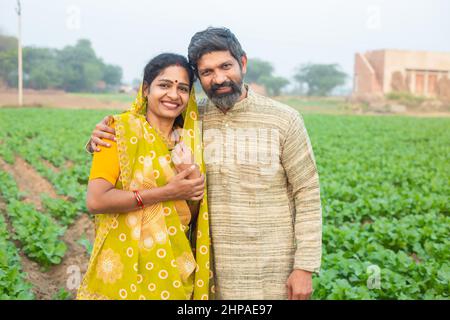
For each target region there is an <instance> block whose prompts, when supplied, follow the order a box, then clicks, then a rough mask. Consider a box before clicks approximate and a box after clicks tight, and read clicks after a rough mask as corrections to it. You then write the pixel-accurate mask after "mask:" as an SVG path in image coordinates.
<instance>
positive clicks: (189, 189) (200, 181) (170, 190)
mask: <svg viewBox="0 0 450 320" xmlns="http://www.w3.org/2000/svg"><path fill="white" fill-rule="evenodd" d="M196 170H198V168H197V166H195V165H190V166H189V167H188V168H187V169H185V170H183V171H181V172H180V173H179V174H177V175H176V176H174V177H173V178H172V179H171V180H170V181H169V183H168V184H167V185H166V186H164V187H163V188H165V190H166V193H167V197H168V199H169V200H192V201H199V200H201V199H203V193H204V190H205V176H204V175H202V174H200V176H199V177H197V178H190V179H188V177H189V176H191V174H193V173H195V172H196ZM198 172H200V171H198Z"/></svg>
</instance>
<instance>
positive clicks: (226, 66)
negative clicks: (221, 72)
mask: <svg viewBox="0 0 450 320" xmlns="http://www.w3.org/2000/svg"><path fill="white" fill-rule="evenodd" d="M230 67H231V63H227V64H224V65H223V68H224V69H230Z"/></svg>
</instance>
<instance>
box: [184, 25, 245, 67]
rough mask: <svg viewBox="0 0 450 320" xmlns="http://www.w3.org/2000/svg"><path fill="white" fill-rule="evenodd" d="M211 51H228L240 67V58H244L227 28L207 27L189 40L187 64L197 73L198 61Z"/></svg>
mask: <svg viewBox="0 0 450 320" xmlns="http://www.w3.org/2000/svg"><path fill="white" fill-rule="evenodd" d="M213 51H229V52H230V54H231V55H232V56H233V57H234V58H235V59H236V60H237V62H238V63H239V66H241V67H242V63H241V58H242V56H245V51H244V50H243V49H242V47H241V44H240V43H239V41H238V39H237V38H236V36H235V35H234V34H233V33H232V32H231V31H230V30H229V29H227V28H213V27H209V28H207V29H206V30H203V31H200V32H197V33H196V34H194V36H193V37H192V38H191V42H190V43H189V47H188V57H189V62H190V63H191V65H192V66H193V67H194V70H195V72H196V73H197V72H198V70H197V62H198V60H199V59H200V58H201V57H202V56H203V55H204V54H207V53H210V52H213Z"/></svg>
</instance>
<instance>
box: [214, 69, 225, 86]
mask: <svg viewBox="0 0 450 320" xmlns="http://www.w3.org/2000/svg"><path fill="white" fill-rule="evenodd" d="M227 80H228V78H227V76H226V75H225V74H223V73H221V72H219V73H216V76H215V77H214V84H218V85H221V84H223V83H224V82H226V81H227Z"/></svg>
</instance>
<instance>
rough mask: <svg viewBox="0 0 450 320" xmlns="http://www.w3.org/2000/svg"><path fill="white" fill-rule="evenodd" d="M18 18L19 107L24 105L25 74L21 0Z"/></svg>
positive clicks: (18, 6)
mask: <svg viewBox="0 0 450 320" xmlns="http://www.w3.org/2000/svg"><path fill="white" fill-rule="evenodd" d="M16 12H17V18H18V23H19V30H18V31H19V32H18V37H17V38H18V41H17V42H18V48H17V49H18V57H17V59H18V70H17V71H18V78H19V83H18V87H19V106H22V105H23V78H22V75H23V72H22V7H21V5H20V0H17V8H16Z"/></svg>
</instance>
